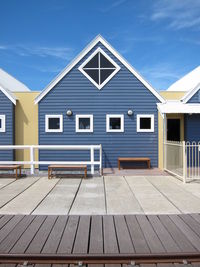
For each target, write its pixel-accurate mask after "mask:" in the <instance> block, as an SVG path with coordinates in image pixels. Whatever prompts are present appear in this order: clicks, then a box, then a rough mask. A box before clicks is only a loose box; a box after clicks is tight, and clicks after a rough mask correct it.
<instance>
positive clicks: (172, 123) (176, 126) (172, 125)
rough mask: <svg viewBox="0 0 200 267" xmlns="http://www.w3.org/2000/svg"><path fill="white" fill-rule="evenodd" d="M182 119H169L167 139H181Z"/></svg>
mask: <svg viewBox="0 0 200 267" xmlns="http://www.w3.org/2000/svg"><path fill="white" fill-rule="evenodd" d="M180 139H181V134H180V119H167V140H168V141H180Z"/></svg>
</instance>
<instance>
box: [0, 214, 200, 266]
mask: <svg viewBox="0 0 200 267" xmlns="http://www.w3.org/2000/svg"><path fill="white" fill-rule="evenodd" d="M174 253H175V254H182V253H195V254H196V253H198V254H199V255H200V214H184V215H183V214H181V215H169V216H168V215H160V216H159V215H149V216H146V215H125V216H124V215H116V216H111V215H104V216H100V215H95V216H75V215H74V216H73V215H72V216H43V215H38V216H35V215H27V216H23V215H14V216H13V215H0V254H10V255H12V254H25V255H28V254H57V255H61V254H68V255H79V256H80V255H83V256H85V255H94V254H95V255H125V254H129V255H136V254H144V255H154V254H160V255H169V254H174ZM183 258H184V256H183ZM0 259H1V257H0ZM13 266H14V265H13ZM49 266H50V265H49ZM89 266H90V267H91V266H104V265H103V264H98V265H89ZM106 266H108V265H106ZM109 266H110V265H109ZM113 266H121V265H117V264H114V265H113ZM165 266H166V265H165ZM196 266H197V265H196Z"/></svg>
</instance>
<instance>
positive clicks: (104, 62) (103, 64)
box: [100, 53, 115, 68]
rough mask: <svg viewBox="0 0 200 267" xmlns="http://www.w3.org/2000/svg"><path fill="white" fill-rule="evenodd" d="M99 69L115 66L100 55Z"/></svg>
mask: <svg viewBox="0 0 200 267" xmlns="http://www.w3.org/2000/svg"><path fill="white" fill-rule="evenodd" d="M100 67H101V68H115V66H114V65H113V64H112V63H111V62H110V61H109V60H108V59H107V58H106V57H104V55H102V54H101V53H100Z"/></svg>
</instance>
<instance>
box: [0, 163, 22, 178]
mask: <svg viewBox="0 0 200 267" xmlns="http://www.w3.org/2000/svg"><path fill="white" fill-rule="evenodd" d="M0 170H5V171H10V170H13V171H15V177H16V179H17V178H18V177H21V165H0ZM18 170H19V176H18Z"/></svg>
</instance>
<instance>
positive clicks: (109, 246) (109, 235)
mask: <svg viewBox="0 0 200 267" xmlns="http://www.w3.org/2000/svg"><path fill="white" fill-rule="evenodd" d="M103 234H104V235H103V238H104V253H105V254H106V253H111V254H119V247H118V242H117V236H116V231H115V225H114V218H113V216H111V215H106V216H103ZM105 266H106V267H115V266H117V267H119V266H121V265H120V264H113V265H105Z"/></svg>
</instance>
